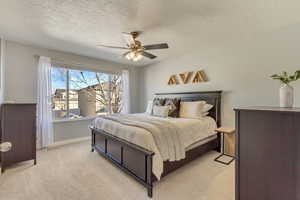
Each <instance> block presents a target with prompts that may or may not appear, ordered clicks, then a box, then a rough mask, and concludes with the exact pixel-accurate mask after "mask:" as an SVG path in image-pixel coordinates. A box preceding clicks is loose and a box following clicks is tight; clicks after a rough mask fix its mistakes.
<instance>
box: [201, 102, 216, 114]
mask: <svg viewBox="0 0 300 200" xmlns="http://www.w3.org/2000/svg"><path fill="white" fill-rule="evenodd" d="M213 107H214V106H213V105H211V104H208V103H206V104H205V105H204V106H203V109H202V113H206V112H208V111H209V110H210V109H212V108H213Z"/></svg>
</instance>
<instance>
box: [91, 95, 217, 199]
mask: <svg viewBox="0 0 300 200" xmlns="http://www.w3.org/2000/svg"><path fill="white" fill-rule="evenodd" d="M221 93H222V92H221V91H208V92H190V93H158V94H155V96H156V97H159V98H180V99H181V101H199V100H204V101H206V102H207V103H209V104H212V105H213V106H214V107H213V108H212V109H211V110H210V111H209V115H208V116H207V117H205V118H203V119H202V120H199V119H182V118H168V119H162V118H161V119H158V118H156V117H154V116H149V115H147V114H133V115H127V116H124V117H126V119H127V118H128V119H139V120H140V121H143V120H145V121H152V120H153V121H154V122H155V123H158V122H159V123H161V124H170V125H171V127H173V126H174V127H176V132H178V138H177V141H178V142H179V143H180V145H181V146H182V147H181V148H184V157H183V159H174V158H172V159H166V156H165V155H164V154H163V153H162V152H164V151H163V150H162V149H161V148H166V147H165V146H167V145H164V144H163V143H162V144H160V145H158V144H157V140H154V139H153V138H155V136H153V134H152V135H151V134H149V132H147V129H143V128H141V127H139V126H129V125H130V123H129V124H126V123H123V121H122V123H120V122H119V121H117V120H115V119H114V118H113V117H107V118H97V119H96V120H95V121H94V123H93V124H92V125H91V130H92V151H97V152H98V153H99V154H100V155H102V156H103V157H105V158H107V159H108V160H110V161H111V162H112V163H114V164H115V165H116V166H117V167H119V168H120V169H122V170H123V171H124V172H126V173H127V174H129V175H130V176H132V177H133V178H135V179H136V180H137V181H139V182H140V183H141V184H143V185H144V186H145V187H146V188H147V189H148V196H149V197H152V192H153V182H155V181H157V180H159V179H160V178H162V177H164V176H166V175H167V174H169V173H170V172H172V171H174V170H176V169H178V168H179V167H181V166H183V165H185V164H186V163H188V162H190V161H192V160H194V159H196V158H198V157H199V156H201V155H202V154H204V153H206V152H208V151H211V150H217V151H220V146H221V143H220V135H219V134H217V133H215V131H214V130H215V128H216V127H219V126H220V124H221V117H220V107H221ZM158 127H159V126H158ZM165 130H169V131H171V132H172V131H174V132H175V129H170V127H168V128H167V129H165ZM163 135H168V134H167V131H165V132H164V134H163ZM166 137H167V136H166ZM178 146H179V144H178ZM165 152H168V149H165ZM173 154H174V155H177V157H178V155H179V154H180V152H179V153H178V152H175V153H173ZM173 154H172V155H173Z"/></svg>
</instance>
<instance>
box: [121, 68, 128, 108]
mask: <svg viewBox="0 0 300 200" xmlns="http://www.w3.org/2000/svg"><path fill="white" fill-rule="evenodd" d="M122 86H123V94H122V111H121V113H123V114H128V113H130V90H129V71H128V70H123V71H122Z"/></svg>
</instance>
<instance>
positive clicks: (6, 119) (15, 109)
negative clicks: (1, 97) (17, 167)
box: [0, 104, 36, 172]
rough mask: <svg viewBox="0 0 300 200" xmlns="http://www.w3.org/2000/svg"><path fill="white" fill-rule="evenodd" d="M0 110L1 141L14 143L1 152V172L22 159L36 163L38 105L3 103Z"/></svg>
mask: <svg viewBox="0 0 300 200" xmlns="http://www.w3.org/2000/svg"><path fill="white" fill-rule="evenodd" d="M0 111H1V113H0V116H1V123H0V124H1V128H0V143H4V142H9V143H11V144H12V147H11V149H10V150H9V151H7V152H0V162H1V172H4V170H5V168H7V167H8V166H10V165H12V164H15V163H18V162H22V161H27V160H33V161H34V164H36V105H35V104H2V105H1V110H0Z"/></svg>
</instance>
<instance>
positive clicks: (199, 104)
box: [179, 101, 206, 119]
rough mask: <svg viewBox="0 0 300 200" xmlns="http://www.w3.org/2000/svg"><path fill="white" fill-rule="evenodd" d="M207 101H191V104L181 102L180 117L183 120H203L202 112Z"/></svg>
mask: <svg viewBox="0 0 300 200" xmlns="http://www.w3.org/2000/svg"><path fill="white" fill-rule="evenodd" d="M205 104H206V102H205V101H191V102H185V101H182V102H180V111H179V117H181V118H191V119H201V118H202V110H203V107H204V105H205Z"/></svg>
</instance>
